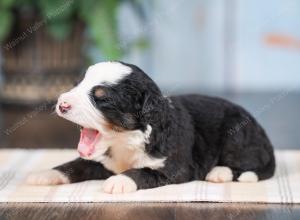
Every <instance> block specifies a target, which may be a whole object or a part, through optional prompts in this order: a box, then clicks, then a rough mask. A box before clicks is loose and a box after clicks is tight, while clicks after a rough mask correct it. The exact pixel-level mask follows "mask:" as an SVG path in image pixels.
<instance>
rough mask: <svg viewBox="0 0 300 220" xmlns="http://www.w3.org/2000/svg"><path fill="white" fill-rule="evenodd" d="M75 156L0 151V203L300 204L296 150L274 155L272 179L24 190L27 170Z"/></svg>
mask: <svg viewBox="0 0 300 220" xmlns="http://www.w3.org/2000/svg"><path fill="white" fill-rule="evenodd" d="M76 157H77V153H76V152H75V151H74V150H21V149H17V150H8V149H4V150H0V202H170V201H171V202H186V201H209V202H260V203H300V151H277V152H276V158H277V170H276V174H275V176H274V178H272V179H270V180H266V181H261V182H259V183H236V182H234V183H222V184H216V183H208V182H204V181H193V182H190V183H185V184H179V185H168V186H164V187H159V188H155V189H149V190H139V191H137V192H135V193H130V194H123V195H110V194H105V193H102V192H101V184H102V183H103V181H87V182H82V183H76V184H68V185H60V186H28V185H26V184H24V180H25V177H26V175H27V174H28V172H31V171H37V170H42V169H48V168H51V167H53V166H56V165H59V164H61V163H63V162H67V161H69V160H72V159H74V158H76Z"/></svg>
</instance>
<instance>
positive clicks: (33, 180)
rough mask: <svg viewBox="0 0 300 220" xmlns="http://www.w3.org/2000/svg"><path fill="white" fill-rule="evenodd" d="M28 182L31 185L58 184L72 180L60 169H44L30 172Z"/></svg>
mask: <svg viewBox="0 0 300 220" xmlns="http://www.w3.org/2000/svg"><path fill="white" fill-rule="evenodd" d="M26 183H27V184H29V185H58V184H67V183H70V180H69V179H68V177H66V176H65V175H64V174H63V173H61V172H59V171H58V170H44V171H39V172H34V173H31V174H29V175H28V176H27V179H26Z"/></svg>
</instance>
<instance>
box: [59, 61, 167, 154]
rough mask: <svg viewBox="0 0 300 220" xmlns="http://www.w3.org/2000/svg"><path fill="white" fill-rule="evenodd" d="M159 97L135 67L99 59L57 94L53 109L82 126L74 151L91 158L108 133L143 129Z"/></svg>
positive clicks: (156, 91)
mask: <svg viewBox="0 0 300 220" xmlns="http://www.w3.org/2000/svg"><path fill="white" fill-rule="evenodd" d="M160 99H162V95H161V92H160V90H159V89H158V87H157V86H156V84H155V83H154V82H153V81H152V80H151V79H150V78H149V77H148V76H147V75H146V74H145V73H144V72H143V71H142V70H141V69H139V68H138V67H136V66H134V65H130V64H125V63H122V62H103V63H98V64H95V65H93V66H90V67H89V68H88V70H87V71H86V73H85V76H84V78H83V80H82V81H81V82H80V83H79V84H78V85H77V86H76V87H74V88H73V89H71V90H70V91H68V92H66V93H63V94H61V95H60V97H59V98H58V102H57V105H56V112H57V114H58V115H59V116H61V117H63V118H65V119H67V120H69V121H72V122H74V123H76V124H78V125H80V126H81V127H82V129H81V134H80V136H81V137H80V141H79V144H78V151H79V153H80V154H81V156H82V157H86V158H89V157H91V158H92V156H91V155H92V154H95V151H96V150H97V147H96V146H97V145H99V144H100V143H101V139H103V137H105V136H106V135H111V133H112V132H118V133H119V132H124V131H129V130H141V131H142V132H145V130H146V128H147V119H146V118H147V117H149V114H150V112H151V111H153V110H154V109H155V103H157V102H158V100H160Z"/></svg>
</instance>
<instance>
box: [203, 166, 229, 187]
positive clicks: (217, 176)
mask: <svg viewBox="0 0 300 220" xmlns="http://www.w3.org/2000/svg"><path fill="white" fill-rule="evenodd" d="M232 179H233V174H232V170H231V169H230V168H229V167H222V166H216V167H214V168H213V169H212V170H211V171H210V172H209V173H208V174H207V175H206V177H205V180H206V181H209V182H213V183H224V182H230V181H232Z"/></svg>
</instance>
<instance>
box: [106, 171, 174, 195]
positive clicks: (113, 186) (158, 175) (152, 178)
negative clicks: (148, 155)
mask: <svg viewBox="0 0 300 220" xmlns="http://www.w3.org/2000/svg"><path fill="white" fill-rule="evenodd" d="M171 177H172V178H168V177H167V176H166V175H165V174H164V173H163V172H161V171H159V170H152V169H150V168H142V169H131V170H127V171H125V172H123V173H122V174H119V175H115V176H111V177H110V178H108V179H107V180H106V181H105V182H104V184H103V191H104V192H106V193H112V194H114V193H128V192H134V191H136V190H138V189H148V188H155V187H159V186H164V185H167V184H172V183H177V182H176V180H175V179H176V177H175V176H171ZM174 177H175V178H174ZM172 179H173V180H172Z"/></svg>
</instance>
